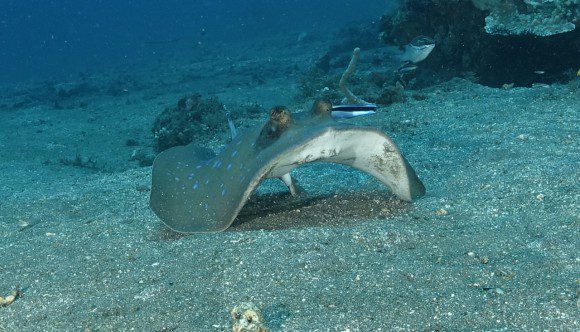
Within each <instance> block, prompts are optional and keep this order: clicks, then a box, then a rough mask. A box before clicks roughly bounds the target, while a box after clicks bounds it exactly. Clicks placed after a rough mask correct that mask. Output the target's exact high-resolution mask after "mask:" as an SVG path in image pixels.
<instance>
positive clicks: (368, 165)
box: [150, 101, 425, 233]
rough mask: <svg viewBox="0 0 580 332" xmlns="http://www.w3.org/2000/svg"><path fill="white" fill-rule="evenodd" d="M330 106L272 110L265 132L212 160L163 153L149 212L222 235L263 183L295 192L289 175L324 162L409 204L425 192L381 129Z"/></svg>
mask: <svg viewBox="0 0 580 332" xmlns="http://www.w3.org/2000/svg"><path fill="white" fill-rule="evenodd" d="M331 112H332V106H331V105H330V104H329V103H326V102H320V101H319V102H316V103H315V105H314V107H313V108H312V110H311V111H310V112H304V113H301V114H296V115H291V114H290V112H289V111H288V110H287V109H285V108H283V107H277V108H274V109H272V111H271V113H270V118H269V120H268V122H267V123H266V124H264V125H263V126H262V127H259V128H254V129H249V130H246V131H245V132H241V133H240V135H238V136H236V137H235V138H233V140H232V142H231V144H229V145H228V146H227V147H226V148H225V150H224V151H222V152H221V153H220V154H219V155H217V156H213V157H211V158H209V159H206V158H207V157H208V155H207V153H205V155H206V158H204V157H202V155H203V154H204V153H202V152H203V151H201V150H200V149H199V148H197V147H196V146H195V145H194V144H190V145H187V146H179V147H174V148H171V149H169V150H166V151H164V152H162V153H161V154H159V155H158V156H157V158H156V159H155V162H154V164H153V176H152V181H153V182H152V188H151V198H150V206H151V208H152V209H153V211H154V212H155V213H156V214H157V216H158V217H159V218H160V219H161V220H162V221H163V222H164V223H165V224H166V225H167V226H169V227H170V228H171V229H173V230H175V231H178V232H184V233H194V232H217V231H222V230H225V229H226V228H228V227H229V226H230V225H231V224H232V222H233V221H234V219H235V218H236V216H237V215H238V213H239V212H240V210H241V209H242V207H243V206H244V204H245V203H246V201H247V200H248V198H249V197H250V194H251V193H252V192H253V190H254V189H255V188H256V187H257V186H258V185H259V183H260V182H261V181H262V180H264V179H265V178H272V177H278V178H281V179H282V180H283V181H284V182H285V183H286V184H287V185H288V187H289V188H290V191H291V192H292V193H293V194H294V193H295V191H296V189H295V187H294V184H293V182H292V179H291V177H290V172H291V171H292V170H293V169H294V168H296V167H298V166H300V165H302V164H305V163H309V162H314V161H321V162H334V163H340V164H345V165H349V166H352V167H354V168H357V169H359V170H362V171H364V172H366V173H369V174H371V175H373V176H374V177H376V178H377V179H378V180H380V181H381V182H383V183H384V184H386V185H387V186H388V187H389V188H390V189H391V191H392V192H393V193H394V194H395V195H397V196H398V197H399V198H401V199H403V200H406V201H411V200H413V199H414V198H417V197H420V196H422V195H423V194H424V193H425V188H424V187H423V184H422V183H421V181H420V180H419V179H418V178H417V176H416V174H415V172H414V171H413V169H412V168H411V166H410V165H409V163H408V162H407V160H406V159H405V158H404V157H403V155H402V154H401V153H400V152H399V150H398V148H397V147H396V146H395V144H394V143H393V142H392V141H391V139H390V138H389V137H388V136H386V135H385V134H384V133H382V132H381V131H379V130H377V129H374V128H369V127H359V126H353V125H348V124H344V123H340V122H337V121H336V120H334V119H333V118H332V117H331V115H330V114H331Z"/></svg>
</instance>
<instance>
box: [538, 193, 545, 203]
mask: <svg viewBox="0 0 580 332" xmlns="http://www.w3.org/2000/svg"><path fill="white" fill-rule="evenodd" d="M544 198H546V196H545V195H544V194H538V196H536V199H537V200H538V201H540V202H542V201H543V200H544Z"/></svg>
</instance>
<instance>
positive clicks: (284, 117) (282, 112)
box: [270, 106, 292, 127]
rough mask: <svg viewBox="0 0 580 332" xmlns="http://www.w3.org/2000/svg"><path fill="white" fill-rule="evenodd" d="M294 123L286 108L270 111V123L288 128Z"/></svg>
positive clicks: (281, 107) (280, 107) (277, 107)
mask: <svg viewBox="0 0 580 332" xmlns="http://www.w3.org/2000/svg"><path fill="white" fill-rule="evenodd" d="M291 121H292V115H291V114H290V111H289V110H288V109H287V108H286V107H284V106H276V107H274V108H272V110H271V111H270V123H272V124H275V125H277V126H280V127H288V125H289V124H290V122H291Z"/></svg>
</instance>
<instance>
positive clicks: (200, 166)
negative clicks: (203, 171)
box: [195, 164, 203, 169]
mask: <svg viewBox="0 0 580 332" xmlns="http://www.w3.org/2000/svg"><path fill="white" fill-rule="evenodd" d="M202 167H203V164H199V165H197V166H195V168H197V169H200V168H202Z"/></svg>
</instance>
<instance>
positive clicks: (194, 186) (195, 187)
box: [193, 181, 199, 189]
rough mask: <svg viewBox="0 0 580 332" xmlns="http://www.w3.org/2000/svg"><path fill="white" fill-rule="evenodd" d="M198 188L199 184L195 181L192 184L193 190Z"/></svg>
mask: <svg viewBox="0 0 580 332" xmlns="http://www.w3.org/2000/svg"><path fill="white" fill-rule="evenodd" d="M198 187H199V183H198V182H197V181H195V183H194V184H193V189H197V188H198Z"/></svg>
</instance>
